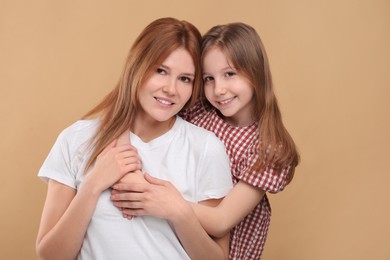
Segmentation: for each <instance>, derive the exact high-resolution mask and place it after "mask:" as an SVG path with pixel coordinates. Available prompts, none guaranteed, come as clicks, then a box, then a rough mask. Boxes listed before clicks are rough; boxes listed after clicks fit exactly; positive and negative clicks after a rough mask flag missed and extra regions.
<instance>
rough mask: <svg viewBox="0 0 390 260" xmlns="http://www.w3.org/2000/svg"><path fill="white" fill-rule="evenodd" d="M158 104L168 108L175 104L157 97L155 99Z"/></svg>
mask: <svg viewBox="0 0 390 260" xmlns="http://www.w3.org/2000/svg"><path fill="white" fill-rule="evenodd" d="M154 99H155V100H156V101H157V102H160V103H161V104H163V105H167V106H170V105H173V104H175V103H174V102H172V101H170V100H168V99H164V98H158V97H155V98H154Z"/></svg>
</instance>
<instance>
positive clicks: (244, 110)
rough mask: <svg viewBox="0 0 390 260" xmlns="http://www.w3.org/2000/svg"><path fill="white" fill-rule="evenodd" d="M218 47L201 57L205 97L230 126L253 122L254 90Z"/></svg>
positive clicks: (245, 124)
mask: <svg viewBox="0 0 390 260" xmlns="http://www.w3.org/2000/svg"><path fill="white" fill-rule="evenodd" d="M231 64H232V63H231V62H230V61H229V60H228V59H227V57H226V56H225V54H224V53H223V52H222V51H221V50H220V49H219V48H217V47H215V48H212V49H210V50H208V51H207V52H206V53H205V55H204V58H203V81H204V91H205V95H206V98H207V100H208V101H209V102H210V103H211V104H212V105H213V106H214V107H215V108H216V109H218V110H219V111H220V112H221V113H222V115H223V116H224V117H225V120H226V121H227V122H229V123H230V124H232V125H236V126H247V125H250V124H251V123H253V121H254V120H253V116H252V115H253V107H254V98H253V96H254V90H253V87H252V86H251V85H250V83H249V81H248V80H247V79H246V78H244V77H243V76H242V75H240V74H239V73H237V70H236V69H235V68H233V67H232V66H231Z"/></svg>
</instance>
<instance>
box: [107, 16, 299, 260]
mask: <svg viewBox="0 0 390 260" xmlns="http://www.w3.org/2000/svg"><path fill="white" fill-rule="evenodd" d="M202 65H203V81H204V90H203V94H204V97H205V98H206V99H202V100H201V102H198V103H197V104H196V105H195V107H193V108H191V109H189V110H187V111H186V113H184V115H183V116H184V118H185V119H186V120H188V121H190V122H192V123H194V124H195V125H198V126H201V127H203V128H205V129H207V130H210V131H213V132H214V133H215V134H216V135H217V136H218V137H219V138H220V139H221V140H222V142H223V143H224V144H225V146H226V150H227V153H228V155H229V158H230V166H231V172H232V177H233V182H234V184H235V186H234V188H233V190H232V191H231V192H230V193H229V194H228V195H227V196H226V197H225V198H224V199H223V200H222V202H221V203H220V204H219V206H217V207H215V208H208V207H201V205H193V208H194V210H195V212H196V214H197V216H198V218H199V220H200V221H201V223H202V225H203V227H204V228H205V230H206V231H207V232H208V233H209V234H211V235H214V236H221V235H223V234H225V233H226V232H229V230H231V232H230V233H231V237H230V254H229V258H230V259H259V257H260V256H261V253H262V251H263V248H264V244H265V241H266V237H267V233H268V228H269V225H270V218H271V207H270V204H269V201H268V199H267V196H266V194H265V193H266V192H270V193H276V192H279V191H282V190H283V189H284V187H285V186H286V185H287V184H288V183H290V181H291V180H292V178H293V175H294V171H295V167H296V166H297V165H298V162H299V155H298V152H297V150H296V147H295V144H294V142H293V140H292V138H291V136H290V135H289V134H288V132H287V130H286V129H285V127H284V125H283V122H282V118H281V113H280V110H279V107H278V104H277V100H276V97H275V94H274V90H273V85H272V79H271V73H270V67H269V64H268V60H267V56H266V52H265V49H264V46H263V44H262V42H261V40H260V38H259V36H258V34H257V33H256V31H255V30H254V29H253V28H252V27H251V26H249V25H246V24H243V23H231V24H227V25H219V26H215V27H213V28H212V29H210V30H209V31H208V32H207V33H206V34H205V35H204V37H203V43H202ZM146 179H147V180H148V181H149V182H150V183H151V184H153V185H154V186H153V185H147V184H144V185H134V184H129V185H125V184H124V185H118V186H117V188H118V189H122V191H124V190H128V191H130V190H133V191H137V192H141V194H145V196H141V195H140V193H138V194H137V203H136V204H135V203H134V202H131V201H125V202H119V203H118V202H115V203H116V205H117V206H121V207H124V208H125V209H123V212H124V214H125V215H132V216H137V215H154V214H158V212H157V210H156V209H155V208H154V207H152V206H151V205H152V203H151V200H150V197H148V195H150V194H151V193H152V191H153V190H154V189H155V188H156V186H164V187H166V190H173V188H172V185H170V184H169V183H167V182H164V181H161V180H156V179H153V178H150V176H148V175H146ZM167 193H168V192H167ZM133 196H134V195H132V193H127V194H122V195H118V196H116V195H115V196H113V200H114V201H116V200H120V199H123V200H133V199H134V197H133ZM159 197H160V201H157V200H156V202H155V203H156V204H162V203H164V202H163V200H164V195H163V194H159ZM135 205H136V206H135ZM172 214H173V213H172Z"/></svg>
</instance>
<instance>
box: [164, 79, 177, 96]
mask: <svg viewBox="0 0 390 260" xmlns="http://www.w3.org/2000/svg"><path fill="white" fill-rule="evenodd" d="M162 91H163V92H164V93H166V94H167V95H169V96H173V95H175V93H176V81H175V80H167V81H166V82H165V83H164V85H163V87H162Z"/></svg>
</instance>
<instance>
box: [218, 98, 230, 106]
mask: <svg viewBox="0 0 390 260" xmlns="http://www.w3.org/2000/svg"><path fill="white" fill-rule="evenodd" d="M232 100H233V98H229V99H226V100H223V101H219V103H220V104H222V105H225V104H227V103H229V102H230V101H232Z"/></svg>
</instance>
